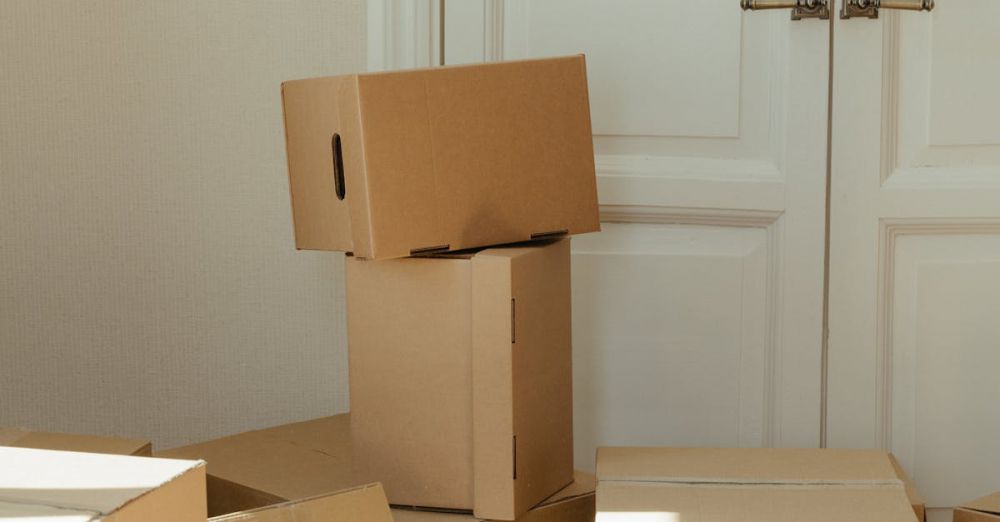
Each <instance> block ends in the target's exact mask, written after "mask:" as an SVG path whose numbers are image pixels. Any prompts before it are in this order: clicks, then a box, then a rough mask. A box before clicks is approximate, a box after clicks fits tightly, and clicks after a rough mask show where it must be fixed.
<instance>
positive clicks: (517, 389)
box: [472, 239, 573, 520]
mask: <svg viewBox="0 0 1000 522" xmlns="http://www.w3.org/2000/svg"><path fill="white" fill-rule="evenodd" d="M472 266H473V320H472V322H473V383H474V387H473V425H474V431H473V433H474V441H475V444H474V458H475V464H474V470H475V476H476V478H475V510H474V511H475V514H476V516H479V517H482V518H494V519H501V520H512V519H514V518H515V517H516V516H519V515H521V514H523V513H525V512H527V511H528V509H530V508H531V507H532V506H534V505H536V504H538V503H539V502H540V501H542V500H543V499H545V498H546V497H548V496H549V495H550V494H551V492H552V491H558V490H559V489H560V488H562V487H564V486H566V485H567V484H569V483H570V482H571V481H572V480H573V476H572V469H573V417H572V404H573V397H572V387H573V385H572V342H571V339H570V331H571V325H570V321H571V293H570V253H569V239H563V240H557V241H551V242H547V243H540V244H535V245H532V246H524V247H518V248H499V249H488V250H484V251H482V252H480V253H478V254H476V256H475V257H473V259H472Z"/></svg>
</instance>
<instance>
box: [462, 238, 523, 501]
mask: <svg viewBox="0 0 1000 522" xmlns="http://www.w3.org/2000/svg"><path fill="white" fill-rule="evenodd" d="M510 270H511V261H510V259H509V258H506V257H500V256H488V255H487V256H475V257H473V258H472V286H473V289H472V435H473V436H472V440H473V444H472V454H473V465H472V469H473V477H474V481H473V482H474V489H473V512H474V513H475V514H476V516H477V517H480V518H493V519H501V520H514V518H515V516H516V513H515V512H514V500H515V498H514V480H516V477H517V465H516V458H517V454H516V451H517V449H516V444H517V442H516V438H514V439H511V438H510V437H511V434H512V433H513V430H514V410H513V396H512V395H511V386H512V384H511V383H512V372H513V360H512V357H511V354H512V352H511V340H512V337H513V335H515V332H514V331H513V329H514V324H515V323H514V318H513V317H512V316H511V313H512V305H513V296H512V291H511V274H510ZM499 318H506V320H499Z"/></svg>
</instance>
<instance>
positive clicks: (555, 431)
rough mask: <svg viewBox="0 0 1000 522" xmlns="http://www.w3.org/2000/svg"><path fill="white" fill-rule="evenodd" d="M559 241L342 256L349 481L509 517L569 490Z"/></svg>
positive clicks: (564, 251) (415, 501)
mask: <svg viewBox="0 0 1000 522" xmlns="http://www.w3.org/2000/svg"><path fill="white" fill-rule="evenodd" d="M569 256H570V253H569V240H568V239H562V240H557V241H553V242H547V243H543V244H530V245H522V246H517V247H509V248H492V249H487V250H481V251H478V252H473V253H467V254H462V255H452V256H440V257H432V258H407V259H396V260H388V261H363V260H358V259H353V258H349V259H348V260H347V263H346V271H347V323H348V345H349V370H350V401H351V431H352V439H353V442H354V469H355V476H356V478H358V479H359V480H362V481H371V480H379V481H381V482H382V484H383V486H384V487H385V490H386V495H387V496H388V498H389V502H390V503H391V504H398V505H406V506H421V507H434V508H450V509H472V510H473V511H474V513H475V514H476V516H478V517H480V518H488V519H497V520H514V519H515V518H516V517H517V516H520V515H522V514H524V513H525V512H527V510H528V509H529V508H531V507H532V506H534V505H536V504H538V503H539V502H540V501H542V500H543V499H545V498H546V497H548V496H550V495H552V494H553V493H555V492H556V491H558V490H559V489H561V488H563V487H564V486H566V485H567V484H569V483H570V482H571V481H572V475H573V419H572V404H573V400H572V367H571V366H572V353H571V344H572V343H571V338H570V337H571V325H570V322H571V312H570V306H571V305H570V258H569Z"/></svg>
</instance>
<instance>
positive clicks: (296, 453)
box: [157, 415, 365, 516]
mask: <svg viewBox="0 0 1000 522" xmlns="http://www.w3.org/2000/svg"><path fill="white" fill-rule="evenodd" d="M349 422H350V421H349V419H348V416H347V415H336V416H333V417H324V418H321V419H315V420H310V421H306V422H297V423H293V424H286V425H282V426H276V427H273V428H267V429H263V430H255V431H249V432H246V433H241V434H238V435H232V436H229V437H223V438H220V439H215V440H210V441H207V442H202V443H198V444H192V445H190V446H184V447H181V448H174V449H170V450H166V451H160V452H157V456H161V457H169V458H182V459H202V460H204V461H206V462H208V514H209V516H218V515H224V514H228V513H232V512H235V511H243V510H247V509H253V508H259V507H264V506H269V505H272V504H276V503H279V502H285V501H288V500H301V499H304V498H309V497H314V496H317V495H324V494H328V493H330V492H334V491H339V490H342V489H346V488H351V487H354V486H358V485H360V484H365V482H361V481H355V480H354V479H353V477H352V474H351V442H350V436H351V432H350V424H349Z"/></svg>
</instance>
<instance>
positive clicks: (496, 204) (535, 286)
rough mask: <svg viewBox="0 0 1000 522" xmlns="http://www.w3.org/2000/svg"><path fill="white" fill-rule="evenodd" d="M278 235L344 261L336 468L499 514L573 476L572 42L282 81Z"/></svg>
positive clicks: (576, 132)
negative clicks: (344, 351)
mask: <svg viewBox="0 0 1000 522" xmlns="http://www.w3.org/2000/svg"><path fill="white" fill-rule="evenodd" d="M282 99H283V103H284V108H285V130H286V140H287V148H288V165H289V179H290V184H291V192H292V209H293V214H294V222H295V238H296V245H297V247H298V248H302V249H325V250H342V251H347V252H350V257H348V259H347V262H346V284H347V325H348V346H349V352H350V355H349V359H350V361H349V366H350V402H351V422H350V426H351V428H350V430H351V435H352V441H353V442H352V443H353V455H354V457H353V472H354V479H355V480H357V481H359V482H371V481H379V482H381V483H382V484H383V486H384V487H385V491H386V494H387V496H388V499H389V502H391V503H392V504H395V505H400V506H409V507H412V508H416V509H436V510H460V511H471V512H472V513H474V514H475V516H477V517H480V518H483V519H491V520H515V519H517V518H518V517H521V516H522V515H525V514H526V513H527V512H528V511H529V509H531V508H532V507H534V506H536V505H538V504H539V503H541V502H542V501H543V500H545V499H546V498H548V497H550V496H552V495H553V494H555V493H556V492H558V491H559V490H561V489H563V488H565V487H566V486H568V485H569V484H570V483H572V482H573V419H572V342H571V308H570V307H571V305H570V301H571V299H570V251H569V239H568V236H569V235H571V234H577V233H584V232H593V231H597V230H599V229H600V221H599V215H598V206H597V183H596V176H595V173H594V151H593V144H592V138H591V129H590V112H589V102H588V96H587V75H586V67H585V64H584V58H583V56H573V57H566V58H554V59H545V60H530V61H522V62H508V63H501V64H491V65H478V66H460V67H444V68H435V69H426V70H414V71H402V72H392V73H376V74H366V75H355V76H347V77H338V78H323V79H311V80H300V81H290V82H286V83H285V84H284V85H283V86H282Z"/></svg>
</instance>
